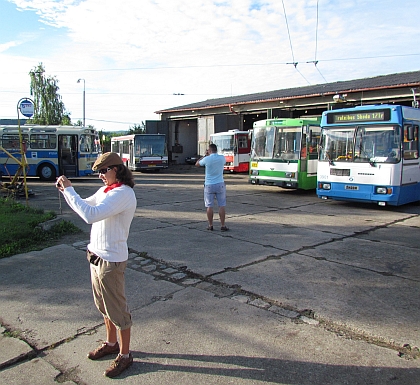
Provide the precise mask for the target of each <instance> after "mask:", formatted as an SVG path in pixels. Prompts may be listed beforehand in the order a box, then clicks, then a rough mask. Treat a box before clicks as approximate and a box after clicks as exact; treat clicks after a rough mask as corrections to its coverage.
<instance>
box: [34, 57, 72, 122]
mask: <svg viewBox="0 0 420 385" xmlns="http://www.w3.org/2000/svg"><path fill="white" fill-rule="evenodd" d="M29 76H30V77H31V95H32V96H33V99H34V103H35V108H34V116H33V117H32V119H31V120H30V122H31V123H34V124H45V125H48V124H51V125H58V124H63V125H71V119H70V113H68V112H66V110H65V107H64V103H63V102H62V100H61V99H62V98H61V95H60V94H59V93H58V91H59V87H58V80H57V78H56V77H54V76H46V75H45V68H44V66H43V65H42V63H40V64H39V65H38V66H37V67H34V69H33V70H32V71H30V72H29Z"/></svg>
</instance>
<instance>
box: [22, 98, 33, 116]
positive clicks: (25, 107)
mask: <svg viewBox="0 0 420 385" xmlns="http://www.w3.org/2000/svg"><path fill="white" fill-rule="evenodd" d="M19 109H20V112H21V113H22V115H24V116H26V117H27V118H30V117H32V115H33V114H34V104H33V103H32V101H31V100H29V99H25V100H22V101H21V102H20V105H19Z"/></svg>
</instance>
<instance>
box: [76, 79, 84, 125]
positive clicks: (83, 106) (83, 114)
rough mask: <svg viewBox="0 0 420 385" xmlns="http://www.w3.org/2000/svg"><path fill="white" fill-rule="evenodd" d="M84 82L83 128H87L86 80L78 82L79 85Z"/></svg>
mask: <svg viewBox="0 0 420 385" xmlns="http://www.w3.org/2000/svg"><path fill="white" fill-rule="evenodd" d="M82 80H83V127H86V119H85V108H86V103H85V100H86V99H85V94H86V90H85V88H86V82H85V79H79V80H78V81H77V83H80V82H81V81H82Z"/></svg>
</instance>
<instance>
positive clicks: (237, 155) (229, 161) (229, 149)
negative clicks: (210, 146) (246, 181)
mask: <svg viewBox="0 0 420 385" xmlns="http://www.w3.org/2000/svg"><path fill="white" fill-rule="evenodd" d="M210 142H211V143H214V144H215V145H216V146H217V152H218V153H219V154H222V155H224V157H225V159H226V163H225V168H224V169H225V170H226V171H231V172H248V170H249V157H250V153H251V138H250V132H249V131H239V130H229V131H227V132H219V133H217V134H212V135H210Z"/></svg>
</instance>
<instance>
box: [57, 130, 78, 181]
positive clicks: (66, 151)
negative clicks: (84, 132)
mask: <svg viewBox="0 0 420 385" xmlns="http://www.w3.org/2000/svg"><path fill="white" fill-rule="evenodd" d="M77 148H78V143H77V135H58V169H59V172H60V174H61V175H66V176H78V174H79V173H78V156H77V154H78V151H77Z"/></svg>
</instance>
